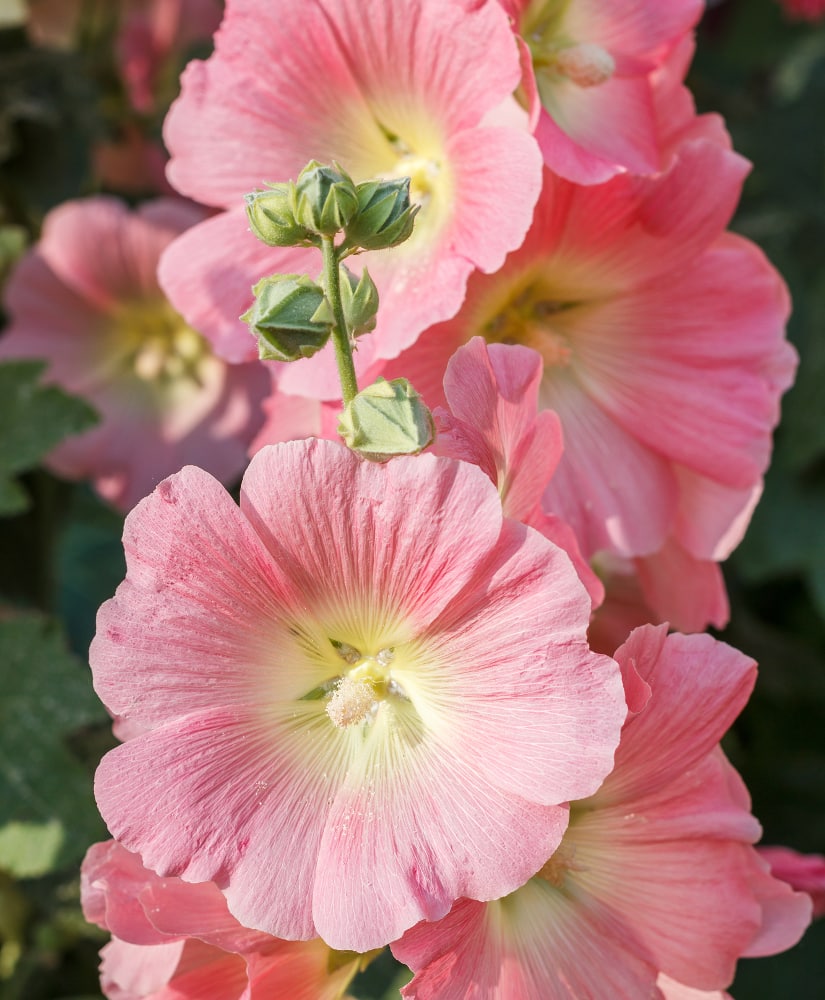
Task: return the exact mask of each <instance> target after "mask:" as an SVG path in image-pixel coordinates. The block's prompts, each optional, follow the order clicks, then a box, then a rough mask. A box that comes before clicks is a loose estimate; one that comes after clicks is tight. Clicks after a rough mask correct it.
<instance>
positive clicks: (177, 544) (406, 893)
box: [90, 440, 625, 951]
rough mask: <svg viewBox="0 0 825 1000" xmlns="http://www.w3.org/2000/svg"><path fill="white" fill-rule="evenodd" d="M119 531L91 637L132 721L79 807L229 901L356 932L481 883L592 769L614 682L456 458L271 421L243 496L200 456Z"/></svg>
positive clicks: (507, 862)
mask: <svg viewBox="0 0 825 1000" xmlns="http://www.w3.org/2000/svg"><path fill="white" fill-rule="evenodd" d="M124 545H125V549H126V559H127V576H126V580H125V581H124V583H123V584H121V586H120V587H119V588H118V591H117V594H116V596H115V597H114V598H113V599H112V600H111V601H109V602H107V603H106V604H104V605H103V607H102V608H101V611H100V613H99V616H98V631H97V635H96V637H95V640H94V642H93V644H92V648H91V653H90V659H91V664H92V669H93V673H94V679H95V687H96V690H97V692H98V694H99V695H100V697H101V698H102V700H103V701H104V703H105V704H106V705H107V706H108V708H109V710H110V712H111V713H112V714H113V715H115V716H117V717H118V718H120V719H122V720H125V721H126V723H127V725H128V724H132V725H134V726H136V727H137V728H136V729H134V730H133V731H135V732H137V733H139V734H138V735H135V736H134V737H133V738H132V739H129V740H128V741H127V742H126V743H124V744H123V745H122V746H119V747H117V748H116V749H114V750H112V751H111V752H110V753H109V754H107V755H106V757H104V759H103V761H102V763H101V765H100V767H99V769H98V774H97V780H96V794H97V799H98V805H99V807H100V809H101V812H102V813H103V816H104V819H105V820H106V822H107V824H108V826H109V829H110V830H111V831H112V833H113V835H114V836H116V837H117V838H118V839H119V840H121V841H122V842H123V844H124V845H125V846H126V847H127V848H128V849H129V850H134V851H138V852H139V853H140V854H141V856H142V858H143V860H144V862H145V863H146V864H147V866H148V867H150V868H152V869H153V870H155V871H157V872H160V873H161V874H166V875H176V876H179V877H180V878H182V879H184V880H186V881H215V882H216V883H217V884H218V885H219V887H220V888H221V890H222V891H223V893H224V894H225V896H226V899H227V902H228V905H229V909H230V911H231V912H232V914H233V915H234V916H235V917H236V918H237V919H238V920H240V921H241V922H242V923H243V924H244V925H245V926H248V927H255V928H257V929H260V930H263V931H266V932H267V933H270V934H276V935H277V936H279V937H283V938H289V939H295V938H309V937H313V936H316V935H320V936H321V937H322V938H323V939H324V940H325V941H327V943H328V944H330V946H332V947H334V948H345V949H354V950H357V951H366V950H368V949H370V948H374V947H378V946H379V945H382V944H385V943H386V942H387V941H389V940H392V939H393V938H396V937H398V936H399V935H400V934H401V933H402V932H403V931H404V930H405V929H406V928H408V927H410V926H411V925H412V924H414V923H416V922H417V921H418V920H421V919H422V918H423V919H436V918H438V917H440V916H443V915H444V914H446V913H447V912H448V910H449V908H450V906H451V905H452V903H453V901H454V900H455V899H457V898H458V897H459V896H470V897H472V898H477V899H492V898H496V897H497V896H500V895H502V894H503V893H504V892H508V891H511V890H512V889H514V888H516V887H517V886H518V885H521V884H522V883H523V882H524V881H525V879H526V878H529V877H530V875H532V874H533V873H534V872H535V871H536V870H537V869H538V868H539V867H540V866H541V864H542V862H543V861H544V859H545V858H546V857H547V855H548V854H549V853H550V852H551V851H552V850H553V849H554V847H555V846H556V845H557V844H558V843H559V841H560V839H561V836H562V834H563V832H564V829H565V826H566V822H567V809H566V806H564V805H559V803H565V802H567V801H568V800H569V799H571V798H578V797H581V793H582V790H583V789H587V791H586V792H585V794H590V793H591V792H593V791H594V790H595V789H596V788H597V787H598V785H599V784H600V782H601V780H602V779H603V777H604V775H605V774H606V773H607V772H608V771H609V770H610V767H611V766H612V757H613V751H614V749H615V744H616V742H617V740H618V733H619V729H620V726H621V721H622V719H623V717H624V714H625V707H624V699H623V693H622V685H621V679H620V677H619V675H618V668H617V666H616V664H615V663H614V661H612V660H610V659H608V658H606V657H601V656H598V655H596V654H593V653H591V652H590V650H589V649H588V647H587V645H586V641H585V630H586V626H587V619H588V616H589V611H590V601H589V599H588V596H587V594H586V592H585V590H584V588H583V587H582V585H581V583H580V582H579V580H578V578H577V577H576V574H575V572H574V571H573V569H572V566H571V564H570V561H569V559H568V558H567V556H566V555H564V553H563V552H562V551H561V550H560V549H558V548H557V547H556V546H554V545H553V544H552V543H551V542H550V541H548V540H547V539H546V538H544V537H543V536H542V535H540V534H539V533H538V532H535V531H532V530H531V529H529V528H526V527H524V526H523V525H521V524H519V523H518V522H515V521H511V520H509V519H506V518H503V516H502V512H501V504H500V501H499V498H498V494H497V492H496V490H495V487H494V486H493V485H492V484H491V483H490V481H489V480H488V479H487V477H486V476H485V475H484V474H483V473H482V472H481V471H480V470H479V469H478V468H476V467H475V466H472V465H469V464H466V463H460V462H456V461H454V460H451V459H446V458H438V457H436V456H433V455H421V456H418V457H415V458H412V457H401V458H397V459H395V460H393V461H392V462H390V463H389V464H388V465H386V466H376V465H373V464H370V463H367V462H363V461H362V460H360V459H359V458H357V456H355V455H354V454H353V453H351V452H349V451H347V450H346V449H345V448H343V447H341V446H340V445H336V444H334V443H333V442H330V441H317V440H315V441H299V442H291V443H288V444H284V445H278V446H274V447H271V448H266V449H263V450H262V451H260V452H258V454H257V455H256V456H255V457H254V458H253V460H252V462H251V464H250V466H249V469H248V470H247V472H246V475H245V477H244V482H243V486H242V490H241V507H240V509H238V507H236V506H235V504H234V503H233V501H232V500H231V498H230V497H229V495H228V494H227V493H226V492H225V491H224V490H223V489H222V488H221V487H220V486H219V484H218V483H216V482H215V481H214V480H213V479H212V478H211V477H210V476H208V475H207V474H206V473H204V472H202V471H201V470H199V469H194V468H187V469H184V470H183V471H182V472H181V473H179V474H178V475H176V476H173V477H171V478H170V479H168V480H166V481H165V482H164V483H161V485H160V486H159V487H158V489H157V490H156V491H155V493H154V494H153V495H152V496H150V497H147V498H146V499H145V500H144V501H143V502H142V503H141V504H139V505H138V507H137V508H136V509H135V510H134V511H133V512H132V513H131V514H130V515H129V517H128V518H127V521H126V527H125V531H124ZM141 730H142V731H141Z"/></svg>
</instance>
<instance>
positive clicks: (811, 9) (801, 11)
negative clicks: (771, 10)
mask: <svg viewBox="0 0 825 1000" xmlns="http://www.w3.org/2000/svg"><path fill="white" fill-rule="evenodd" d="M779 2H780V4H781V5H782V9H783V10H784V11H785V13H786V14H787V15H788V17H790V18H791V19H792V20H797V21H821V20H822V18H823V17H825V0H779Z"/></svg>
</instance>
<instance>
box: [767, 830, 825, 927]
mask: <svg viewBox="0 0 825 1000" xmlns="http://www.w3.org/2000/svg"><path fill="white" fill-rule="evenodd" d="M759 853H760V854H761V855H762V857H763V858H764V859H765V861H767V862H768V864H769V865H770V866H771V875H774V876H775V877H776V878H781V879H782V881H783V882H787V883H788V885H790V886H791V887H792V888H794V889H796V890H798V891H799V892H807V893H808V895H809V896H810V897H811V899H812V901H813V904H814V916H815V917H822V916H825V857H823V856H822V855H821V854H800V853H799V852H798V851H792V850H791V849H790V848H789V847H760V848H759Z"/></svg>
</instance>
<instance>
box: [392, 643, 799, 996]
mask: <svg viewBox="0 0 825 1000" xmlns="http://www.w3.org/2000/svg"><path fill="white" fill-rule="evenodd" d="M616 658H617V659H618V661H619V663H620V665H621V666H622V670H623V672H624V676H625V685H626V695H627V701H628V706H629V709H630V715H629V716H628V719H627V722H626V723H625V726H624V728H623V730H622V739H621V743H620V745H619V749H618V751H617V753H616V766H615V768H614V770H613V772H612V773H611V774H610V776H609V777H608V778H607V779H606V781H605V782H604V784H603V785H602V786H601V788H600V789H599V790H598V791H597V792H596V793H595V795H592V796H591V797H589V798H588V799H587V800H585V801H583V802H573V803H571V806H570V824H569V826H568V829H567V832H566V833H565V836H564V839H563V840H562V843H561V845H560V847H559V848H558V850H557V851H556V852H555V853H554V854H553V855H551V856H550V858H549V860H548V861H547V863H546V864H545V866H544V867H543V868H542V869H541V870H540V871H539V873H538V874H537V875H536V876H535V877H534V878H532V879H530V881H528V882H527V883H526V885H524V886H523V887H522V888H521V889H519V890H518V891H517V892H515V893H514V894H512V895H510V896H508V897H506V898H504V899H501V900H498V901H496V902H493V903H480V902H476V901H474V900H461V901H459V902H458V903H456V905H455V906H454V907H453V910H452V911H451V913H450V915H449V916H448V917H447V918H446V919H444V920H442V921H439V922H438V923H434V924H432V923H430V924H428V923H421V924H419V925H417V926H416V927H414V928H413V929H412V930H410V931H409V932H408V933H407V934H405V935H404V937H403V938H402V939H401V940H400V941H398V942H396V943H395V944H393V946H392V949H393V952H394V954H395V955H396V957H397V958H399V959H400V960H401V961H402V962H406V963H407V964H408V965H409V966H410V967H411V968H412V969H413V970H414V971H415V973H416V975H415V978H414V979H413V980H412V982H411V983H410V984H409V985H408V986H407V987H406V988H405V989H404V990H402V996H404V997H406V998H414V1000H447V998H452V997H458V996H473V997H477V998H478V1000H482V998H487V1000H517V998H518V1000H520V998H523V997H542V998H546V1000H574V998H575V1000H581V998H582V997H603V996H610V997H618V998H628V1000H630V998H633V1000H635V998H637V997H658V998H659V1000H661V998H662V996H679V995H680V993H679V992H678V991H679V989H680V986H679V984H684V987H685V988H687V987H690V988H692V989H697V990H700V991H714V990H721V989H724V988H725V987H726V986H727V985H728V983H730V981H731V980H732V978H733V974H734V969H735V963H736V960H737V959H738V958H739V957H740V956H742V955H764V954H772V953H774V952H776V951H781V950H783V949H785V948H788V947H790V946H791V945H792V944H794V943H795V942H796V941H797V940H798V939H799V937H800V936H801V934H802V932H803V930H804V928H805V927H806V926H807V924H808V922H809V919H810V901H809V900H808V899H807V898H806V897H805V896H804V894H800V893H794V892H793V891H792V890H791V889H790V887H789V886H787V885H785V884H784V883H782V882H780V881H778V880H777V879H774V878H771V876H770V875H769V874H768V870H767V865H766V864H765V863H764V862H763V861H762V860H761V859H760V857H759V855H758V854H757V852H756V851H755V850H754V849H753V848H752V847H751V844H752V843H753V841H755V840H756V839H757V838H758V836H759V832H760V831H759V825H758V823H757V822H756V820H755V819H754V818H753V817H752V816H751V815H750V812H749V806H750V803H749V799H748V795H747V792H746V791H745V788H744V786H743V785H742V782H741V779H740V778H739V776H738V775H737V773H736V772H735V771H734V770H733V768H732V767H731V766H730V764H729V763H728V762H727V760H726V759H725V757H724V755H723V754H722V751H721V750H720V748H719V746H718V741H719V740H720V738H721V737H722V735H723V734H724V732H725V730H726V729H727V728H728V726H729V725H730V724H731V722H732V721H733V719H734V718H735V717H736V715H737V714H738V713H739V711H740V710H741V709H742V707H743V706H744V704H745V702H746V701H747V698H748V695H749V693H750V691H751V688H752V686H753V682H754V678H755V672H756V671H755V664H754V663H753V661H751V660H749V659H748V658H747V657H745V656H743V655H742V654H741V653H738V652H737V651H736V650H734V649H731V648H730V647H729V646H725V645H724V644H722V643H719V642H716V641H715V640H713V639H711V638H710V637H709V636H707V635H701V636H698V635H697V636H681V635H671V636H667V634H666V628H665V627H664V626H659V627H653V626H646V627H643V628H641V629H637V630H636V631H635V632H634V633H633V635H632V636H631V637H630V639H629V640H628V642H627V643H626V644H625V645H624V646H623V647H622V648H621V649H620V650H619V651H618V652H617V653H616ZM660 974H664V975H665V976H667V977H668V978H669V979H671V980H674V981H675V982H673V983H672V984H668V985H667V989H662V990H661V991H660V990H659V989H657V987H656V983H657V978H658V977H659V975H660ZM663 985H664V984H663ZM681 995H684V993H682V994H681ZM688 995H690V994H688Z"/></svg>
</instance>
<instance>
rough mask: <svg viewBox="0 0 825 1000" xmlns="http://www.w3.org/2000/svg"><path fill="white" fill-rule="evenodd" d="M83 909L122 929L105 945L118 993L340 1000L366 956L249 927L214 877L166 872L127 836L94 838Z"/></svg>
mask: <svg viewBox="0 0 825 1000" xmlns="http://www.w3.org/2000/svg"><path fill="white" fill-rule="evenodd" d="M80 890H81V900H82V903H83V913H84V916H85V917H86V919H87V920H88V921H89V922H90V923H94V924H98V926H100V927H102V928H103V929H104V930H108V931H110V932H111V934H112V941H111V942H110V943H109V944H108V945H106V946H105V947H104V948H103V950H102V951H101V958H102V959H103V961H102V963H101V967H100V973H101V988H102V990H103V993H104V994H105V995H106V996H107V997H109V998H110V1000H172V998H173V997H174V998H175V1000H272V998H273V997H288V998H289V1000H339V998H340V997H341V996H342V995H343V993H344V991H345V990H346V988H347V986H348V985H349V982H350V980H351V979H352V978H353V976H354V975H355V973H356V972H357V971H358V968H359V965H360V964H361V956H360V955H337V954H336V953H335V952H333V951H331V950H330V949H329V948H328V947H327V946H326V945H325V944H324V943H323V941H320V940H318V939H315V940H313V941H301V942H294V941H281V940H279V939H278V938H274V937H271V936H270V935H268V934H262V933H261V932H260V931H253V930H247V929H246V928H245V927H241V925H240V924H239V923H238V921H237V920H235V918H234V917H233V916H232V915H231V914H230V913H229V911H228V910H227V908H226V900H225V899H224V898H223V896H222V895H221V892H220V890H219V889H218V887H217V886H216V885H214V884H213V883H211V882H202V883H198V884H196V885H191V884H189V883H186V882H181V881H180V879H176V878H165V879H164V878H160V877H158V876H157V875H156V874H155V873H154V872H151V871H149V870H148V869H147V868H144V866H143V864H142V863H141V860H140V858H139V857H138V856H137V855H136V854H131V853H130V852H129V851H127V850H126V849H125V848H124V847H122V846H121V845H120V844H118V843H117V841H114V840H109V841H106V842H105V843H103V844H93V845H92V847H90V848H89V850H88V852H87V854H86V858H85V860H84V862H83V866H82V868H81V872H80Z"/></svg>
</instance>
